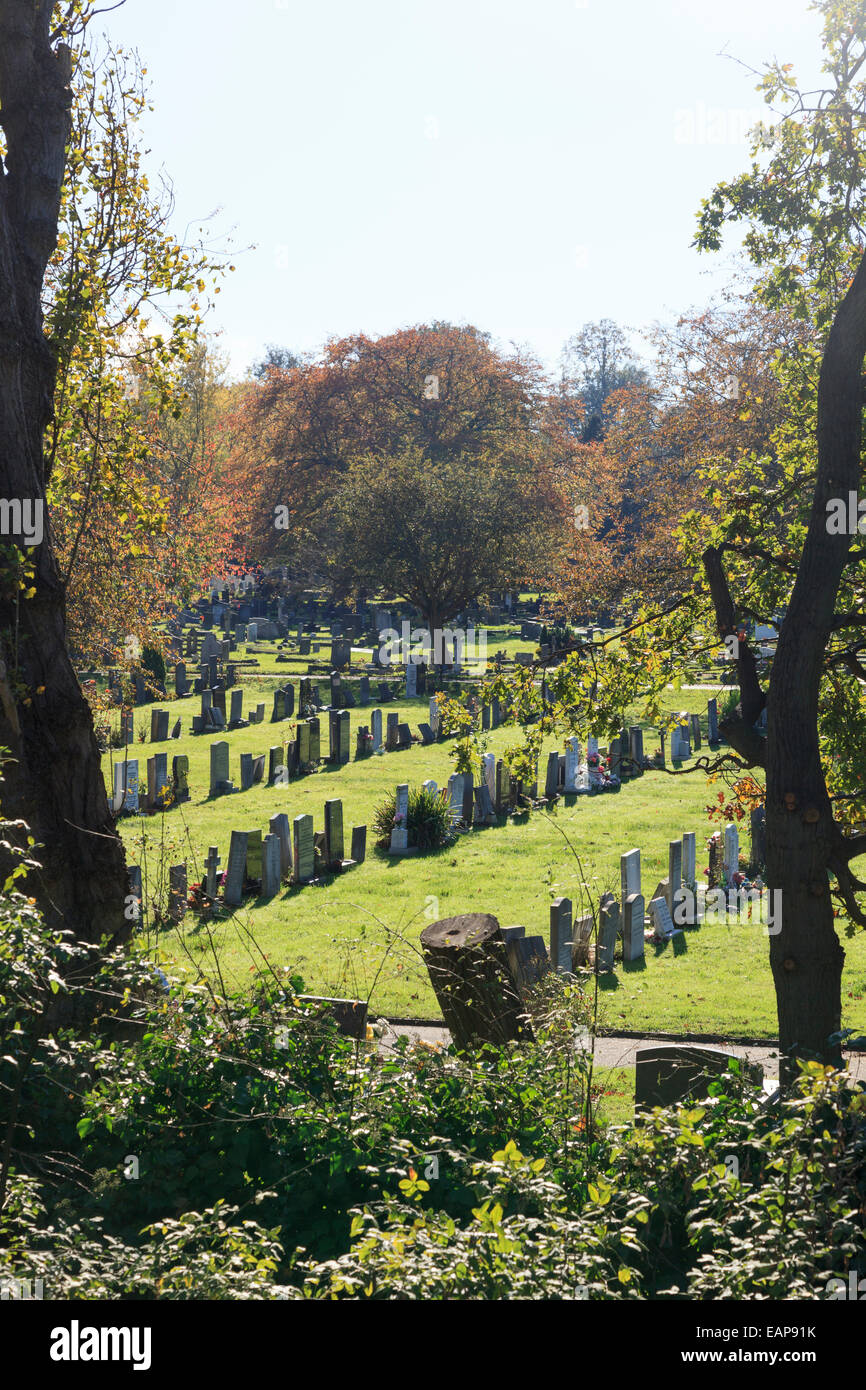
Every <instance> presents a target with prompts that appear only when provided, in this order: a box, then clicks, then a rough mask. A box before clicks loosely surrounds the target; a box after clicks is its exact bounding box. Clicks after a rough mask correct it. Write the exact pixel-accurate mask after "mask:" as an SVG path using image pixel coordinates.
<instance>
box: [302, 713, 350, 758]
mask: <svg viewBox="0 0 866 1390" xmlns="http://www.w3.org/2000/svg"><path fill="white" fill-rule="evenodd" d="M307 722H308V724H309V726H310V764H311V766H313V767H315V765H316V763H318V762H319V761H320V759H321V756H322V726H321V723H320V722H319V716H318V715H316V714H314V715H311V716H310V718H309V720H308V721H307ZM346 761H347V762H348V761H349V760H348V757H347V758H346Z"/></svg>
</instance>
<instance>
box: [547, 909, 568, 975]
mask: <svg viewBox="0 0 866 1390" xmlns="http://www.w3.org/2000/svg"><path fill="white" fill-rule="evenodd" d="M571 913H572V903H571V899H570V898H555V899H554V901H553V902H552V903H551V904H550V963H551V965H552V966H553V969H554V970H557V971H559V972H560V973H561V974H566V975H570V974H571V971H572V949H571V943H572V923H571Z"/></svg>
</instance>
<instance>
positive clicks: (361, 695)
mask: <svg viewBox="0 0 866 1390" xmlns="http://www.w3.org/2000/svg"><path fill="white" fill-rule="evenodd" d="M358 702H359V704H360V705H361V706H362V708H364V709H366V707H367V705H369V703H370V677H369V676H362V677H361V679H360V681H359V682H358Z"/></svg>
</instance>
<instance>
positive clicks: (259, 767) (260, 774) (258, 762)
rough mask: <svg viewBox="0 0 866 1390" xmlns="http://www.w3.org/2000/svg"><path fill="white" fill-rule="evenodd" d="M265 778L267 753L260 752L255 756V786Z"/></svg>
mask: <svg viewBox="0 0 866 1390" xmlns="http://www.w3.org/2000/svg"><path fill="white" fill-rule="evenodd" d="M264 780H265V755H264V753H259V754H258V755H257V756H256V757H254V758H253V786H255V785H256V783H257V782H263V781H264Z"/></svg>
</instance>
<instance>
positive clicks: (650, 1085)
mask: <svg viewBox="0 0 866 1390" xmlns="http://www.w3.org/2000/svg"><path fill="white" fill-rule="evenodd" d="M733 1060H734V1059H733V1057H732V1055H731V1054H730V1053H728V1052H723V1051H722V1050H721V1048H715V1047H695V1046H693V1045H683V1044H677V1043H664V1044H661V1045H658V1044H654V1045H653V1046H650V1047H639V1048H638V1049H637V1051H636V1053H635V1082H634V1104H635V1110H636V1111H641V1110H643V1111H645V1110H652V1109H654V1108H655V1106H662V1107H667V1106H670V1105H678V1104H680V1103H681V1102H683V1101H696V1100H697V1101H700V1100H705V1099H706V1097H707V1096H708V1095H709V1088H710V1085H711V1084H712V1082H713V1081H714V1080H715V1079H716V1078H717V1077H719V1076H724V1075H726V1074H727V1072H728V1071H729V1070H730V1064H731V1062H732V1061H733ZM747 1070H748V1073H749V1075H750V1076H751V1079H752V1080H753V1081H754V1082H755V1083H756V1084H760V1081H761V1078H762V1077H763V1068H762V1067H761V1066H760V1064H756V1063H750V1064H748V1068H747Z"/></svg>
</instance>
